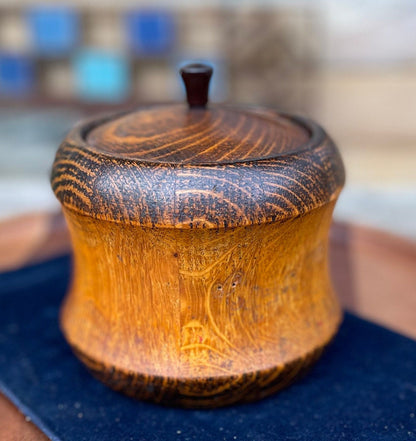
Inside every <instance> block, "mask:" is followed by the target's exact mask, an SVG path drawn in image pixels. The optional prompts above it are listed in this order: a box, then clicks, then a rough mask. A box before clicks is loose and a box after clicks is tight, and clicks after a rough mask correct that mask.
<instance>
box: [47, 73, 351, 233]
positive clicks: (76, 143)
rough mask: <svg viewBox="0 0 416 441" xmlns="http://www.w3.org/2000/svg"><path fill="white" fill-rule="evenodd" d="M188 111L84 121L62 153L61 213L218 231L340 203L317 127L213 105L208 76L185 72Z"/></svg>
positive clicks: (329, 154)
mask: <svg viewBox="0 0 416 441" xmlns="http://www.w3.org/2000/svg"><path fill="white" fill-rule="evenodd" d="M181 73H182V76H183V78H184V80H185V85H186V90H187V99H188V106H185V105H180V104H178V105H164V106H157V107H147V108H143V109H139V110H136V111H135V112H132V113H127V114H126V113H125V114H122V115H116V116H110V117H106V118H101V119H94V120H91V121H87V122H85V123H83V124H81V125H80V126H78V127H76V128H74V129H73V130H72V131H71V132H70V133H69V135H68V136H67V138H66V139H65V141H64V142H63V143H62V145H61V147H60V149H59V150H58V153H57V156H56V159H55V163H54V167H53V171H52V185H53V188H54V191H55V194H56V196H57V197H58V199H59V200H60V201H61V202H62V204H63V205H64V206H65V207H67V208H69V209H72V210H75V211H78V212H81V213H83V214H86V215H89V216H92V217H95V218H99V219H103V220H109V221H114V222H129V223H133V224H139V225H143V226H151V227H154V226H159V227H175V228H218V227H234V226H240V225H251V224H259V223H266V222H274V221H277V220H282V219H286V218H290V217H294V216H297V215H300V214H302V213H305V212H307V211H310V210H311V209H313V208H316V207H318V206H321V205H323V204H325V203H327V202H329V201H330V200H333V199H335V198H336V196H337V195H338V193H339V191H340V189H341V186H342V184H343V182H344V169H343V165H342V161H341V159H340V157H339V154H338V151H337V149H336V147H335V146H334V144H333V143H332V141H331V140H330V139H329V138H328V137H327V136H326V134H325V132H324V131H323V130H322V128H321V127H319V126H318V125H317V124H315V123H313V122H312V121H309V120H306V119H302V118H298V117H292V116H287V115H283V114H280V113H278V112H276V111H274V110H270V109H261V108H247V107H240V108H237V107H227V106H210V107H208V108H206V107H205V106H206V103H207V100H208V84H209V78H210V76H211V73H212V70H210V68H208V67H207V66H204V65H190V66H187V67H186V68H184V69H183V70H182V72H181Z"/></svg>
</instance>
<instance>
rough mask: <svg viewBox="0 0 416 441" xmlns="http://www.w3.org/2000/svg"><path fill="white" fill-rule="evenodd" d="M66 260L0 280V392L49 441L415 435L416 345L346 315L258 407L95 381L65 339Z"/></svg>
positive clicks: (395, 437)
mask: <svg viewBox="0 0 416 441" xmlns="http://www.w3.org/2000/svg"><path fill="white" fill-rule="evenodd" d="M69 267H70V263H69V258H67V257H65V258H59V259H55V260H52V261H49V262H46V263H43V264H39V265H37V266H33V267H30V268H25V269H22V270H20V271H17V272H14V273H7V274H2V275H0V390H1V391H2V392H3V393H4V394H5V395H7V396H8V397H9V399H11V400H12V401H13V402H14V403H16V404H17V406H18V407H19V408H20V409H22V410H23V412H24V413H26V414H27V415H29V416H30V417H31V419H32V420H33V421H34V422H35V424H37V425H38V426H39V427H40V428H41V429H42V430H43V431H44V432H45V433H46V434H47V435H48V436H49V437H50V438H51V439H52V440H68V441H74V440H76V441H82V440H89V441H92V440H94V441H95V440H96V441H110V440H111V441H120V440H121V441H129V440H178V441H180V440H183V441H185V440H198V441H204V440H230V441H234V440H255V441H261V440H343V439H345V440H400V441H403V440H407V439H415V438H416V427H415V426H416V416H415V414H416V409H415V406H416V359H415V357H416V342H414V341H412V340H409V339H407V338H405V337H402V336H400V335H398V334H395V333H393V332H390V331H387V330H385V329H383V328H381V327H379V326H376V325H373V324H371V323H368V322H366V321H363V320H361V319H358V318H357V317H354V316H352V315H348V314H347V315H346V316H345V320H344V323H343V325H342V327H341V330H340V332H339V334H338V336H337V338H336V339H335V341H334V343H333V344H332V346H331V347H330V348H329V349H328V351H327V352H326V353H325V354H324V356H323V357H322V359H321V360H320V361H319V362H318V363H317V365H316V366H315V367H314V368H313V369H312V370H311V372H310V373H309V375H308V376H307V377H305V378H304V379H303V380H301V381H299V382H298V383H296V384H295V385H293V386H291V387H290V388H288V389H287V390H285V391H282V392H280V393H279V394H277V395H275V396H273V397H271V398H268V399H265V400H263V401H261V402H257V403H253V404H246V405H240V406H235V407H229V408H223V409H217V410H209V411H206V410H205V411H195V410H181V409H170V408H163V407H160V406H156V405H152V404H148V403H142V402H137V401H134V400H131V399H129V398H126V397H124V396H122V395H120V394H118V393H116V392H113V391H111V390H109V389H107V388H106V387H105V386H103V385H102V384H101V383H99V382H98V381H96V380H94V379H93V378H92V377H91V376H90V374H89V373H88V372H87V371H86V370H85V369H84V367H83V366H82V365H81V364H80V363H79V362H78V361H77V359H76V358H75V357H74V356H73V355H72V353H71V351H70V349H69V348H68V346H67V345H66V343H65V341H64V339H63V337H62V335H61V334H60V332H59V329H58V324H57V314H58V306H59V304H60V302H61V299H62V296H63V294H64V292H65V290H66V287H67V281H68V277H69Z"/></svg>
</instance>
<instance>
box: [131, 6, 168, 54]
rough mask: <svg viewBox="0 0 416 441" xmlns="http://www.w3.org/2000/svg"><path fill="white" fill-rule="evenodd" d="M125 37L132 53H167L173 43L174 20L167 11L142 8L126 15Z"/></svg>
mask: <svg viewBox="0 0 416 441" xmlns="http://www.w3.org/2000/svg"><path fill="white" fill-rule="evenodd" d="M126 28H127V39H128V42H129V46H130V49H131V50H132V51H133V52H134V53H138V54H142V55H149V56H157V55H165V54H167V53H169V52H170V51H171V50H172V49H173V47H174V43H175V20H174V16H173V14H172V13H170V12H168V11H157V10H154V11H152V10H143V11H133V12H130V13H128V14H127V15H126Z"/></svg>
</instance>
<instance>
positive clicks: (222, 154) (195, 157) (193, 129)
mask: <svg viewBox="0 0 416 441" xmlns="http://www.w3.org/2000/svg"><path fill="white" fill-rule="evenodd" d="M308 139H309V133H308V131H307V130H306V129H305V128H304V127H302V126H301V125H299V124H296V123H294V122H293V121H291V120H290V119H288V118H285V117H283V116H279V115H277V114H276V113H275V114H274V115H273V116H270V115H269V114H268V113H267V112H261V111H260V110H258V111H257V113H253V112H248V111H245V110H241V109H235V108H231V107H230V108H224V107H210V108H209V109H193V110H192V111H191V112H190V111H189V110H188V108H187V107H186V106H184V105H176V106H172V105H170V106H166V107H154V108H148V109H142V110H138V111H136V112H133V113H129V114H127V115H122V116H121V117H120V118H113V119H111V121H109V122H108V123H106V124H101V125H99V126H98V127H97V128H95V129H93V130H92V131H91V132H90V133H88V134H87V143H88V146H89V148H90V149H91V150H93V151H95V152H97V153H104V154H106V155H110V156H115V157H117V158H125V159H136V160H139V161H148V162H159V163H173V164H178V163H181V164H221V163H229V162H234V161H242V160H244V161H249V160H253V159H254V160H258V159H261V158H269V157H276V156H281V155H283V154H287V153H293V152H295V151H297V150H299V147H301V146H302V145H303V144H305V143H306V142H307V141H308Z"/></svg>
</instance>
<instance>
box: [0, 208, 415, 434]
mask: <svg viewBox="0 0 416 441" xmlns="http://www.w3.org/2000/svg"><path fill="white" fill-rule="evenodd" d="M56 243H59V244H60V245H59V247H57V246H56ZM11 250H14V251H13V253H11V252H10V251H11ZM69 250H70V242H69V236H68V232H67V229H66V227H65V224H64V222H63V217H62V216H61V215H59V214H56V215H48V214H37V215H29V216H25V217H23V218H20V219H13V220H10V221H3V222H1V223H0V256H10V259H7V258H3V259H2V260H0V270H1V271H6V270H13V269H17V268H20V267H22V266H25V265H29V264H31V263H35V262H39V261H41V260H44V259H47V258H51V257H53V256H55V255H60V254H63V253H66V252H68V251H69ZM330 255H331V273H332V278H333V281H334V285H335V288H336V291H337V293H338V296H339V297H340V300H341V302H342V304H343V305H344V307H346V308H347V309H349V310H350V311H352V312H354V313H356V314H358V315H360V316H362V317H364V318H367V319H370V320H372V321H375V322H377V323H379V324H381V325H383V326H386V327H388V328H390V329H393V330H395V331H398V332H401V333H403V334H405V335H408V336H409V337H412V338H416V322H415V320H414V314H413V311H415V309H416V304H415V301H416V296H415V295H414V294H415V288H414V287H415V286H416V273H415V271H414V265H415V262H416V244H415V243H412V242H410V241H407V240H405V239H402V238H398V237H395V236H392V235H390V234H387V233H384V232H380V231H376V230H373V229H370V228H366V227H361V226H356V225H351V224H342V223H341V224H340V223H334V224H333V226H332V229H331V235H330ZM0 439H1V440H5V441H21V440H23V441H44V440H46V439H47V438H46V436H45V435H43V434H42V433H41V432H40V431H39V430H38V429H37V428H36V427H35V426H33V424H32V423H31V422H28V421H26V420H25V418H24V416H23V415H22V414H21V413H20V412H19V411H18V410H17V409H16V408H15V407H14V406H13V405H12V404H11V403H10V402H9V401H8V400H7V399H6V398H4V397H3V396H1V395H0Z"/></svg>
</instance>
